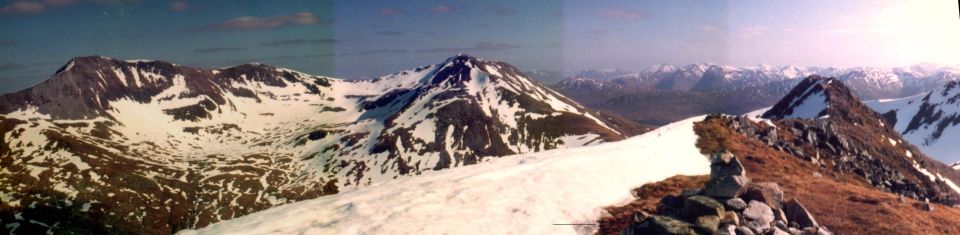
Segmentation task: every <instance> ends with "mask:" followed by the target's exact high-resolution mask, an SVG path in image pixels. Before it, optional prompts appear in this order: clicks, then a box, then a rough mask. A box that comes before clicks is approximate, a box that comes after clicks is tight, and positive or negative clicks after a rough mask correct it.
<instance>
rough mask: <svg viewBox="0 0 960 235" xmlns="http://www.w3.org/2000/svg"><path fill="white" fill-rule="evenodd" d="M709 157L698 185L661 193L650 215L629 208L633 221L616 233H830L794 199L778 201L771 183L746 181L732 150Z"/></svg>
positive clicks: (777, 192) (776, 189)
mask: <svg viewBox="0 0 960 235" xmlns="http://www.w3.org/2000/svg"><path fill="white" fill-rule="evenodd" d="M710 160H711V164H710V179H709V181H707V183H706V185H704V188H703V189H685V190H684V191H683V192H682V193H680V196H673V195H668V196H665V197H664V198H663V199H661V201H660V204H658V205H657V212H656V214H655V215H649V214H647V213H645V212H642V211H637V212H634V216H633V223H632V224H631V225H630V226H629V227H628V228H626V229H624V230H623V231H622V232H621V233H620V234H622V235H624V234H625V235H630V234H723V235H763V234H775V235H789V234H794V235H798V234H799V235H808V234H810V235H813V234H833V233H832V232H830V231H829V230H827V229H826V228H825V227H823V226H820V225H819V224H818V223H817V221H816V220H814V218H813V216H812V215H811V214H810V212H809V211H807V209H806V208H805V207H804V206H803V204H800V202H799V201H797V200H796V199H792V200H790V201H787V202H785V203H784V202H783V191H781V190H780V186H779V185H777V183H751V182H750V179H749V178H747V175H746V172H745V171H744V167H743V164H742V163H741V162H740V160H739V159H737V157H736V156H734V155H733V154H732V153H730V152H728V151H720V152H717V153H714V154H711V156H710Z"/></svg>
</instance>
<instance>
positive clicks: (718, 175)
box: [703, 151, 750, 198]
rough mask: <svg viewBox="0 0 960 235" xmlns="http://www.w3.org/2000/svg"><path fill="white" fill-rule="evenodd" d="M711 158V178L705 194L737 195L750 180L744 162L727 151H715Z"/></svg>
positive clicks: (728, 196)
mask: <svg viewBox="0 0 960 235" xmlns="http://www.w3.org/2000/svg"><path fill="white" fill-rule="evenodd" d="M711 158H712V162H711V164H710V180H709V181H707V184H706V185H705V186H704V189H703V194H705V195H707V196H711V197H719V198H732V197H736V196H737V193H738V192H740V189H742V188H743V186H745V185H746V184H747V183H749V181H750V180H749V179H747V174H746V172H745V171H744V167H743V163H741V162H740V159H737V157H736V156H734V155H733V154H732V153H730V152H727V151H722V152H719V153H714V154H713V155H712V157H711Z"/></svg>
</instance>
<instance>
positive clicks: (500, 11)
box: [487, 6, 514, 16]
mask: <svg viewBox="0 0 960 235" xmlns="http://www.w3.org/2000/svg"><path fill="white" fill-rule="evenodd" d="M487 9H489V10H491V11H493V14H497V15H498V16H509V15H513V13H514V11H513V10H512V9H510V8H507V7H504V6H489V7H487Z"/></svg>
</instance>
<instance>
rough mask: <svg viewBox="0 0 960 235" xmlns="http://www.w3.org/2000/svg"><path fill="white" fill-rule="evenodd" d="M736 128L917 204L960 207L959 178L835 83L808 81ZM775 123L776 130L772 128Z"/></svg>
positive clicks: (826, 79)
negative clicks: (765, 120)
mask: <svg viewBox="0 0 960 235" xmlns="http://www.w3.org/2000/svg"><path fill="white" fill-rule="evenodd" d="M762 117H763V118H768V119H772V120H773V122H770V123H768V125H756V124H754V123H750V122H745V120H740V121H738V122H737V123H739V124H738V125H733V126H734V127H736V128H739V129H740V131H742V132H745V133H746V134H747V136H758V138H760V139H761V140H763V141H764V142H766V143H768V144H769V145H771V146H773V147H775V148H776V149H778V150H782V151H786V152H789V153H791V154H793V155H796V156H798V157H801V158H803V159H805V160H809V161H812V162H814V163H817V164H820V165H822V166H823V167H827V168H833V169H834V170H837V171H840V172H844V173H851V174H855V175H858V176H860V177H862V178H864V179H865V181H866V182H867V183H868V184H871V185H873V186H874V187H877V188H879V189H881V190H884V191H890V192H894V193H897V194H900V195H904V196H907V197H911V198H915V199H918V200H923V199H930V200H931V201H934V202H940V203H944V204H948V205H953V204H958V203H960V187H957V184H956V183H954V182H960V173H958V172H957V171H954V170H953V169H952V168H950V167H949V166H947V165H946V164H944V163H942V162H939V161H937V160H934V159H932V158H929V157H927V155H925V154H924V153H923V152H922V151H921V150H920V149H919V148H917V147H916V146H914V145H912V144H911V143H910V142H908V141H905V140H904V138H903V137H901V135H900V134H899V133H898V132H897V131H896V130H894V129H893V128H892V127H891V126H888V125H887V123H886V121H885V120H884V118H883V117H882V116H880V114H878V113H876V112H874V111H873V110H872V109H870V108H869V107H867V106H866V105H864V104H863V103H861V102H860V101H859V100H858V99H857V98H856V97H855V96H854V95H853V94H852V92H851V91H850V89H848V88H847V87H846V86H844V84H843V83H842V82H840V81H839V80H837V79H835V78H823V77H819V76H810V77H808V78H806V79H804V80H803V81H801V82H800V83H799V84H798V85H797V87H795V88H794V89H793V90H791V91H790V93H788V95H787V96H786V97H784V98H783V99H782V100H780V102H778V103H777V104H776V105H774V106H773V107H772V108H771V109H770V110H768V111H766V112H765V113H763V115H762ZM770 124H772V126H771V125H770Z"/></svg>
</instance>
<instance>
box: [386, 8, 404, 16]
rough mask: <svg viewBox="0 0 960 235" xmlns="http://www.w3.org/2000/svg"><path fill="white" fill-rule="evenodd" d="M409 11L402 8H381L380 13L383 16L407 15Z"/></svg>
mask: <svg viewBox="0 0 960 235" xmlns="http://www.w3.org/2000/svg"><path fill="white" fill-rule="evenodd" d="M406 14H407V12H406V11H404V10H401V9H396V8H380V15H382V16H402V15H406Z"/></svg>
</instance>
